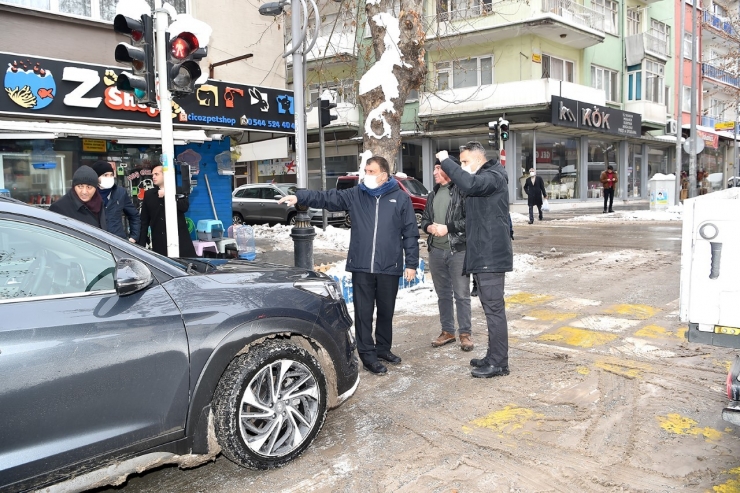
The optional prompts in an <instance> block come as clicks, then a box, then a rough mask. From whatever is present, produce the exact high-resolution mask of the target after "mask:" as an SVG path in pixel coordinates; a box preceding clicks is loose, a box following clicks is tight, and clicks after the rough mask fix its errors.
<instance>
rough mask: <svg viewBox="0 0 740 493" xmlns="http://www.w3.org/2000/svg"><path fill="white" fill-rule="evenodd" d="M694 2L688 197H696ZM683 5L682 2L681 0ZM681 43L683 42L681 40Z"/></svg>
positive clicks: (694, 16) (693, 10)
mask: <svg viewBox="0 0 740 493" xmlns="http://www.w3.org/2000/svg"><path fill="white" fill-rule="evenodd" d="M696 1H697V0H693V1H692V7H691V126H690V129H691V130H690V135H689V139H690V142H689V150H690V151H691V152H690V153H689V197H695V196H696V109H697V108H696V107H697V103H698V101H697V100H696V88H697V80H696V62H697V60H696V58H697V56H696V48H697V43H696ZM681 3H683V0H681ZM681 42H683V40H681Z"/></svg>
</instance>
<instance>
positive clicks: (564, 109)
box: [552, 96, 642, 137]
mask: <svg viewBox="0 0 740 493" xmlns="http://www.w3.org/2000/svg"><path fill="white" fill-rule="evenodd" d="M552 124H553V125H560V126H563V127H571V128H579V129H581V130H594V131H597V132H604V133H608V134H614V135H622V136H625V137H639V136H640V134H641V131H640V127H641V126H642V117H641V116H640V115H639V114H638V113H632V112H629V111H622V110H615V109H614V108H607V107H606V106H598V105H595V104H589V103H584V102H581V101H575V100H573V99H565V98H561V97H559V96H552Z"/></svg>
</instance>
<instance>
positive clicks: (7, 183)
mask: <svg viewBox="0 0 740 493" xmlns="http://www.w3.org/2000/svg"><path fill="white" fill-rule="evenodd" d="M72 162H73V159H72V155H71V153H68V152H64V151H60V150H57V149H55V147H54V141H53V140H16V141H5V142H4V143H3V144H2V146H0V193H1V194H2V195H6V196H7V195H9V196H10V197H12V198H14V199H17V200H20V201H22V202H25V203H27V204H33V205H40V206H43V207H48V206H49V205H51V204H52V203H53V202H55V201H56V200H58V199H59V198H60V197H62V195H64V194H65V193H66V192H67V189H68V185H70V184H71V180H72V173H73V170H72Z"/></svg>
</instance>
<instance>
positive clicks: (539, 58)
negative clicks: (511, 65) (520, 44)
mask: <svg viewBox="0 0 740 493" xmlns="http://www.w3.org/2000/svg"><path fill="white" fill-rule="evenodd" d="M532 61H533V62H534V63H542V55H540V54H539V53H532Z"/></svg>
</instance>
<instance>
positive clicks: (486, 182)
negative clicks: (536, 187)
mask: <svg viewBox="0 0 740 493" xmlns="http://www.w3.org/2000/svg"><path fill="white" fill-rule="evenodd" d="M437 159H439V160H440V162H441V163H442V171H444V172H445V173H446V174H447V176H449V177H450V180H451V181H452V183H454V184H455V186H457V187H458V188H459V189H460V191H461V192H462V193H463V194H464V195H465V233H466V238H467V241H466V250H465V262H464V269H463V273H464V274H473V276H474V278H475V279H476V281H477V284H478V299H480V302H481V305H482V306H483V311H484V312H485V314H486V324H487V326H488V350H487V352H486V355H485V357H483V358H474V359H471V360H470V365H471V366H472V367H473V370H472V372H471V374H472V375H473V376H474V377H478V378H490V377H496V376H503V375H508V374H509V334H508V332H509V331H508V327H507V324H506V309H505V305H504V281H505V276H506V272H511V271H512V270H513V268H514V255H513V252H512V248H511V237H510V236H509V235H510V231H509V217H508V216H509V188H508V179H507V176H506V171H505V170H504V168H503V166H501V164H500V163H499V162H498V161H497V160H496V161H494V160H487V158H486V149H485V148H484V147H483V145H481V143H480V142H476V141H473V142H468V143H467V144H465V145H464V146H461V147H460V162H461V163H462V167H460V166H457V164H456V163H455V162H454V161H452V160H451V159H449V156H448V153H447V151H440V152H438V153H437Z"/></svg>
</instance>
